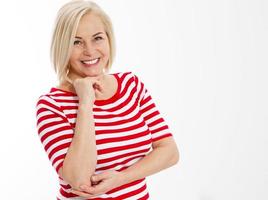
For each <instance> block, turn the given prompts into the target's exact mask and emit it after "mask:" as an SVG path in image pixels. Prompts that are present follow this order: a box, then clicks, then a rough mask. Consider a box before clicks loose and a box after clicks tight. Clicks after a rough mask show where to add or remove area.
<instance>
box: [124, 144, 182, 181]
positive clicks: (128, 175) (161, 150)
mask: <svg viewBox="0 0 268 200" xmlns="http://www.w3.org/2000/svg"><path fill="white" fill-rule="evenodd" d="M178 160H179V152H178V149H177V146H176V144H175V143H174V142H171V143H170V142H169V144H168V145H163V146H158V147H156V148H154V149H153V150H152V151H151V152H150V153H149V154H148V155H146V156H145V157H144V158H143V159H141V160H140V161H138V162H137V163H135V164H134V165H132V166H130V167H129V168H127V169H126V170H124V171H122V172H121V178H122V180H123V182H124V183H129V182H132V181H135V180H138V179H142V178H144V177H147V176H150V175H152V174H154V173H157V172H159V171H161V170H163V169H166V168H168V167H171V166H172V165H174V164H176V163H177V162H178Z"/></svg>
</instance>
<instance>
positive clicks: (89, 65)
mask: <svg viewBox="0 0 268 200" xmlns="http://www.w3.org/2000/svg"><path fill="white" fill-rule="evenodd" d="M96 59H98V60H97V62H96V63H94V64H87V63H84V61H91V60H96ZM91 60H81V64H82V65H83V66H85V67H94V66H96V65H98V64H99V62H100V58H95V59H91Z"/></svg>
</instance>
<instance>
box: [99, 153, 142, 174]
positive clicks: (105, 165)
mask: <svg viewBox="0 0 268 200" xmlns="http://www.w3.org/2000/svg"><path fill="white" fill-rule="evenodd" d="M144 155H146V153H144V152H143V153H137V154H135V155H130V156H126V157H124V158H120V159H116V160H113V161H111V162H105V163H102V164H98V165H97V167H96V169H97V170H98V169H99V168H103V167H109V166H111V165H114V164H116V163H120V162H124V161H125V160H128V159H130V158H132V157H136V156H144Z"/></svg>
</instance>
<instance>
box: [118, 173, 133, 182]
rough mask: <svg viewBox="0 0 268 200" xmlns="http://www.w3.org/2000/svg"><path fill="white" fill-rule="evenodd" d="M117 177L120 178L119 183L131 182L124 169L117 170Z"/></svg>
mask: <svg viewBox="0 0 268 200" xmlns="http://www.w3.org/2000/svg"><path fill="white" fill-rule="evenodd" d="M119 179H120V183H121V185H124V184H127V183H129V182H131V180H130V177H129V175H128V172H126V171H125V170H124V171H121V172H119Z"/></svg>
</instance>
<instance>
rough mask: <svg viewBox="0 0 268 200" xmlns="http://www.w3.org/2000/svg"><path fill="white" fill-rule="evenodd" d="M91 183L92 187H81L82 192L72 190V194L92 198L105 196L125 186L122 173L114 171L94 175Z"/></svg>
mask: <svg viewBox="0 0 268 200" xmlns="http://www.w3.org/2000/svg"><path fill="white" fill-rule="evenodd" d="M91 182H92V186H90V187H89V186H88V185H81V186H80V189H81V190H74V189H72V190H71V192H72V193H74V194H76V195H79V196H81V197H85V198H90V197H96V196H99V195H101V194H104V193H106V192H108V191H110V190H112V189H114V188H116V187H119V186H121V185H123V184H124V183H123V178H122V176H121V173H120V172H117V171H114V170H113V171H106V172H103V173H101V174H97V175H93V176H92V177H91Z"/></svg>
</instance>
